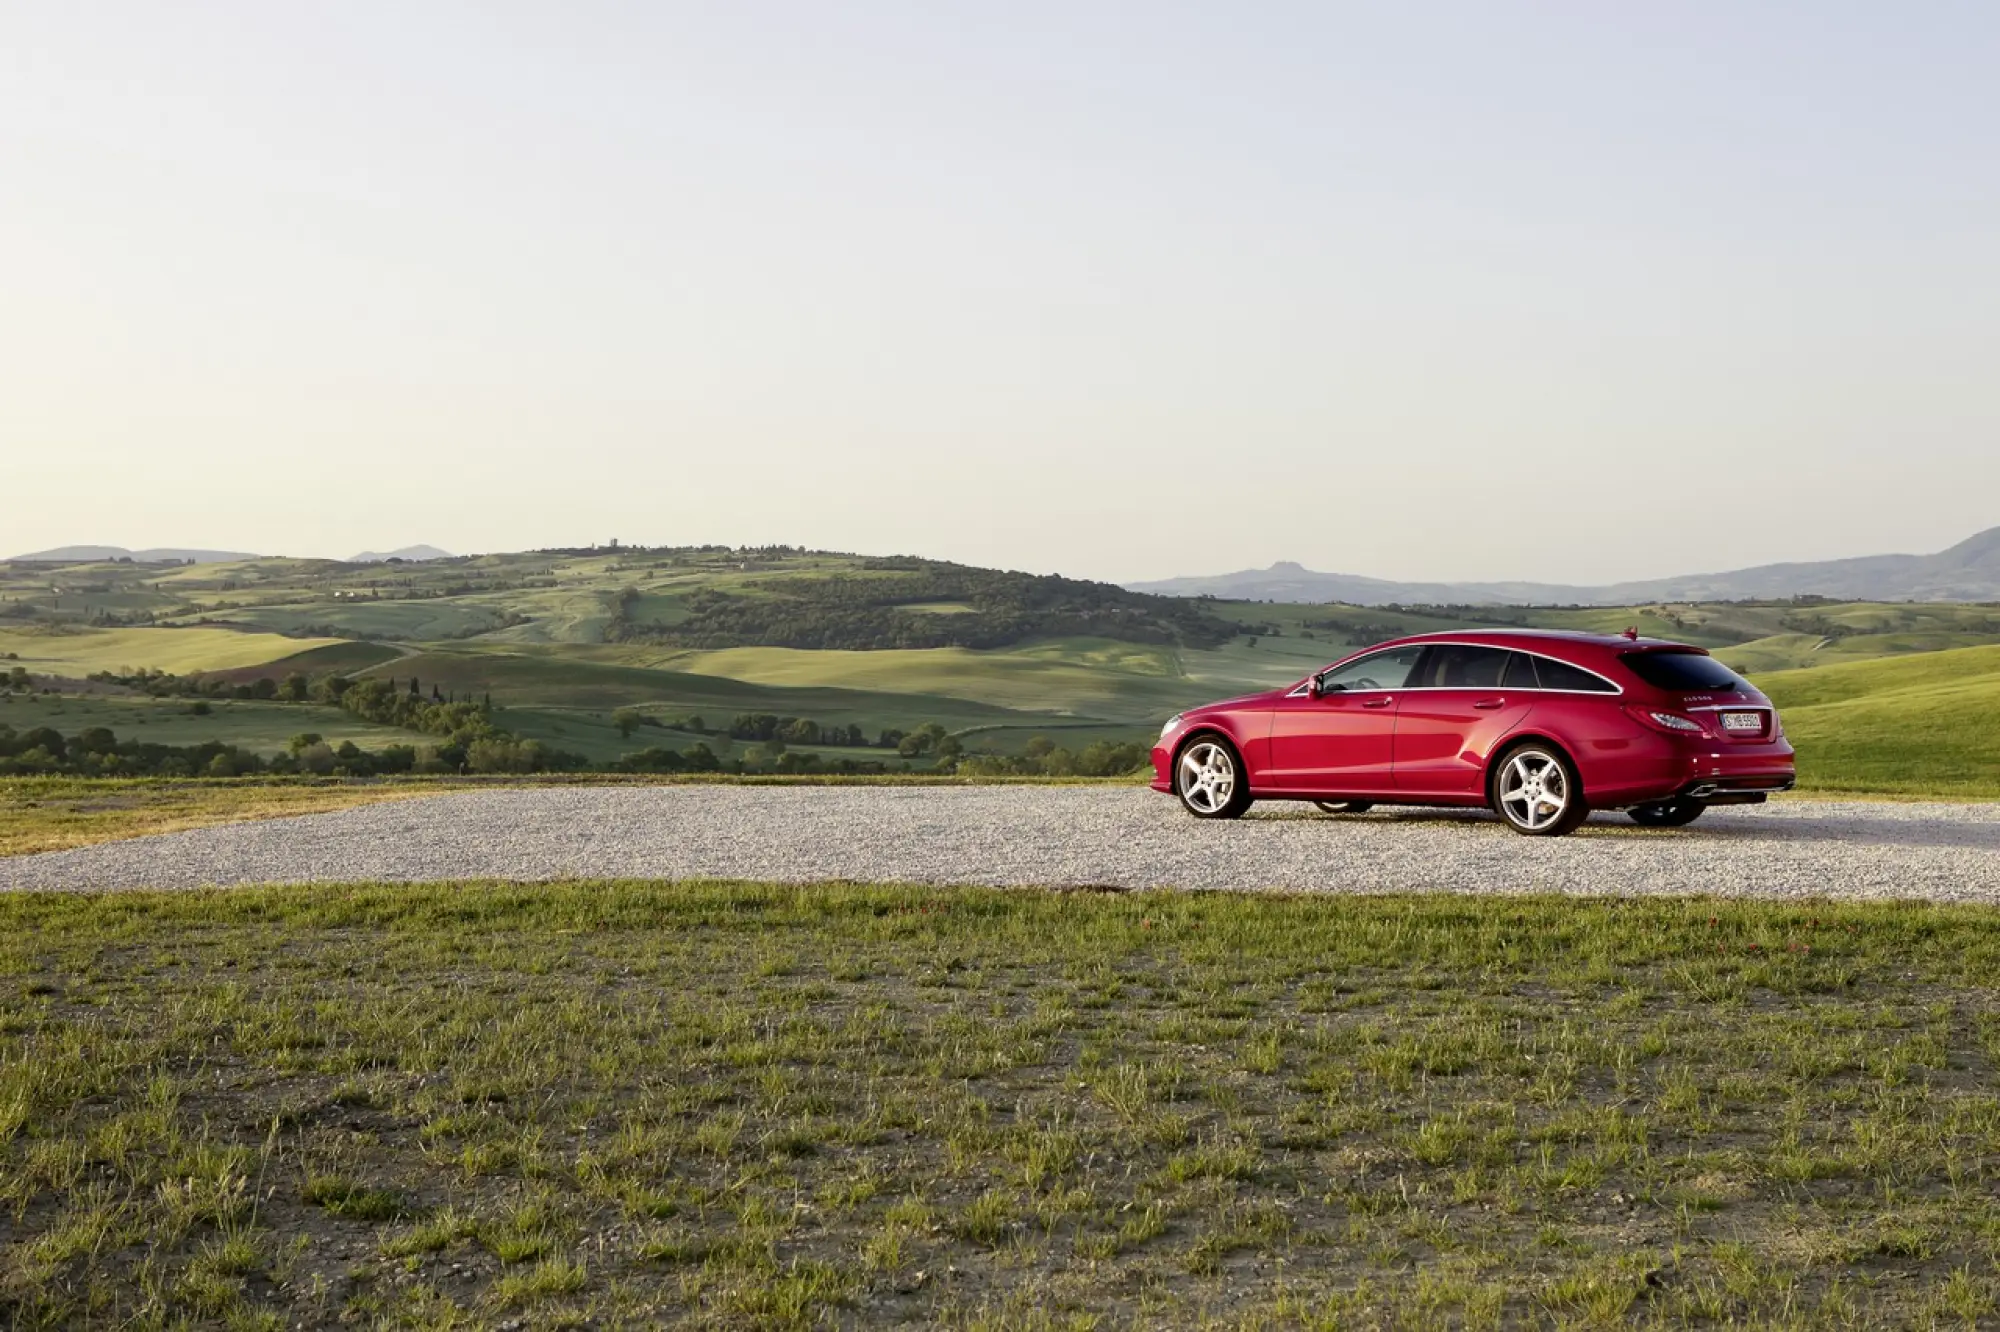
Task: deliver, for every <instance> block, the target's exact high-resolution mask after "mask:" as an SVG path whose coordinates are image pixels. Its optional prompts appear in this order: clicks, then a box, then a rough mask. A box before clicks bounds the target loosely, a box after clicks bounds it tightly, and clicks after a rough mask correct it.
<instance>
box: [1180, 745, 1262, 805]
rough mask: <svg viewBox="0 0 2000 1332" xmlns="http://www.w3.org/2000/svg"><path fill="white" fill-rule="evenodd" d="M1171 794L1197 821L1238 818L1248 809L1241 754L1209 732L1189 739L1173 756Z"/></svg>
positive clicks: (1247, 779)
mask: <svg viewBox="0 0 2000 1332" xmlns="http://www.w3.org/2000/svg"><path fill="white" fill-rule="evenodd" d="M1174 794H1175V795H1177V796H1179V797H1180V802H1181V808H1182V809H1184V810H1186V811H1187V812H1188V813H1190V814H1192V815H1194V816H1195V817H1196V818H1198V819H1236V818H1241V817H1242V816H1243V811H1244V810H1246V809H1248V808H1250V779H1249V775H1248V774H1247V773H1246V772H1244V770H1243V757H1242V755H1240V754H1238V753H1237V752H1236V747H1235V746H1234V745H1232V744H1230V743H1229V741H1227V740H1225V739H1224V738H1223V737H1221V736H1219V735H1217V734H1215V733H1214V732H1213V731H1203V732H1202V733H1200V734H1199V735H1191V736H1189V737H1188V738H1187V742H1186V743H1185V744H1183V745H1182V746H1181V747H1180V749H1179V750H1178V751H1177V752H1176V753H1175V754H1174Z"/></svg>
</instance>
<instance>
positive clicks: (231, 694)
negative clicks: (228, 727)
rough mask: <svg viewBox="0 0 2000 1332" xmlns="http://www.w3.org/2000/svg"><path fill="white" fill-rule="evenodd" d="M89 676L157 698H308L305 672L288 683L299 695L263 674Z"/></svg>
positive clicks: (122, 673)
mask: <svg viewBox="0 0 2000 1332" xmlns="http://www.w3.org/2000/svg"><path fill="white" fill-rule="evenodd" d="M90 679H91V681H92V682H93V683H96V684H109V685H122V686H123V687H124V688H126V689H136V690H138V691H139V692H140V693H142V694H150V695H151V696H153V697H154V698H243V699H276V698H280V697H286V701H288V702H298V701H302V700H303V699H304V698H305V694H304V692H303V691H304V690H305V688H306V685H307V681H306V677H305V676H303V675H297V674H294V675H291V676H289V677H287V679H286V681H285V685H286V686H290V685H292V684H293V682H297V687H298V689H299V691H300V692H299V693H298V696H297V698H290V697H288V696H283V695H281V692H280V690H281V686H280V685H279V683H278V682H277V681H276V680H273V679H272V678H271V677H270V676H268V675H266V676H260V677H258V678H257V679H255V680H249V681H231V680H225V679H223V678H222V677H220V676H213V675H173V674H170V673H169V672H166V671H149V670H140V671H97V672H94V673H93V674H92V675H91V676H90Z"/></svg>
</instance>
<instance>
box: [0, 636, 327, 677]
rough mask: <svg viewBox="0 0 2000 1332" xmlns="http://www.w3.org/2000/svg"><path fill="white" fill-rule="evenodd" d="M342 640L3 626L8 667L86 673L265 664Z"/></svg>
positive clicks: (0, 651)
mask: <svg viewBox="0 0 2000 1332" xmlns="http://www.w3.org/2000/svg"><path fill="white" fill-rule="evenodd" d="M338 641H339V640H337V639H330V638H285V637H283V636H281V635H278V634H264V633H239V632H237V631H236V630H234V629H214V628H204V629H82V630H76V631H73V632H66V633H24V632H21V631H18V630H13V629H4V628H0V656H4V654H6V653H10V652H11V653H13V654H14V655H15V657H16V658H17V660H9V661H7V663H6V665H7V666H8V667H10V668H11V667H14V666H21V667H24V668H25V669H27V670H28V671H30V672H32V673H33V674H36V675H63V676H70V677H72V678H81V677H83V676H86V675H91V674H93V673H95V672H97V671H116V670H123V669H125V668H127V667H131V668H135V669H137V668H148V669H152V670H160V671H168V672H171V673H172V674H175V675H185V674H187V673H188V672H190V671H227V670H232V669H234V668H236V667H240V666H261V665H263V664H264V663H266V662H272V661H277V660H279V659H280V658H283V657H289V656H292V655H293V654H295V653H298V652H302V651H308V650H310V649H312V648H316V647H325V646H329V645H332V644H335V643H337V642H338Z"/></svg>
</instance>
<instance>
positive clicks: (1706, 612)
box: [0, 548, 2000, 792]
mask: <svg viewBox="0 0 2000 1332" xmlns="http://www.w3.org/2000/svg"><path fill="white" fill-rule="evenodd" d="M1513 625H1519V626H1528V627H1540V628H1564V629H1588V630H1595V631H1603V632H1615V631H1618V630H1622V629H1624V628H1626V627H1628V626H1636V627H1637V628H1639V629H1640V630H1641V631H1642V632H1645V633H1648V634H1652V635H1657V636H1660V637H1667V638H1678V639H1682V640H1684V641H1688V642H1693V643H1697V644H1700V645H1702V646H1704V647H1707V648H1709V649H1711V650H1712V651H1714V652H1716V653H1717V655H1718V656H1720V657H1721V658H1722V659H1723V660H1724V661H1727V662H1729V663H1730V664H1731V665H1734V666H1736V667H1737V668H1738V669H1740V670H1743V671H1745V672H1747V673H1750V674H1752V675H1754V676H1755V677H1756V678H1757V679H1758V680H1759V682H1760V683H1764V684H1766V685H1767V686H1768V687H1769V688H1770V689H1771V690H1772V692H1773V693H1774V695H1782V697H1781V699H1780V701H1781V703H1783V704H1784V706H1785V708H1786V715H1787V718H1788V724H1789V725H1790V727H1791V730H1792V733H1793V734H1794V736H1795V737H1798V738H1800V739H1801V740H1802V742H1803V748H1804V749H1805V751H1806V753H1807V755H1808V757H1807V762H1806V764H1805V777H1804V780H1805V782H1806V784H1807V785H1808V786H1813V787H1818V788H1820V789H1850V790H1852V789H1878V790H1884V791H1913V790H1923V789H1938V790H1952V791H1960V792H1963V791H1973V790H1978V789H1982V786H1981V783H1982V781H1983V780H1984V779H1983V778H1982V777H1981V775H1980V768H1981V765H1982V764H1985V763H1987V762H1989V761H1990V754H1989V750H1990V746H1989V745H1988V743H1987V740H1986V737H1987V736H1989V735H1993V734H2000V722H1996V721H1995V720H1994V717H1995V716H1996V714H1997V713H2000V710H1996V709H1993V708H1990V707H1988V706H1987V705H1986V703H1985V701H1984V699H1985V695H1984V694H1983V693H1982V690H1984V689H1985V688H1986V683H1984V682H1985V681H1986V679H1987V675H1988V674H1989V672H1988V671H1987V670H1986V669H1985V666H1984V665H1983V664H1984V663H1988V662H1990V661H1991V656H1990V653H1989V654H1987V655H1982V651H1983V650H1982V649H1981V648H1980V645H1987V644H1991V645H2000V606H1990V605H1989V606H1969V605H1948V604H1935V603H1927V604H1922V605H1902V604H1897V605H1884V604H1874V603H1833V602H1824V601H1818V600H1814V599H1810V598H1804V599H1800V600H1797V601H1785V602H1740V603H1723V604H1713V605H1687V604H1656V605H1645V606H1630V607H1611V608H1604V607H1589V608H1575V607H1492V606H1477V607H1474V606H1405V607H1397V606H1389V607H1360V606H1346V605H1323V606H1312V605H1297V604H1267V603H1250V602H1224V601H1214V600H1208V599H1200V598H1196V599H1176V598H1165V597H1154V596H1146V595H1142V594H1138V593H1132V592H1128V591H1126V590H1124V589H1121V588H1116V587H1111V586H1109V585H1106V584H1097V583H1086V582H1080V581H1077V580H1072V579H1063V578H1047V577H1039V576H1034V575H1028V574H1020V573H1006V572H1002V571H998V570H990V569H974V568H968V567H965V566H960V565H951V564H946V563H942V562H938V561H929V560H920V559H911V558H903V557H897V558H872V557H863V556H855V555H842V554H832V553H826V552H809V551H800V550H793V549H784V548H779V549H764V550H725V549H720V548H700V549H674V550H615V551H614V550H570V551H537V552H525V553H517V554H504V555H487V556H475V557H466V558H460V559H451V560H439V561H433V562H428V563H423V564H402V563H389V564H369V565H352V564H344V563H340V562H337V561H326V560H284V559H257V560H245V561H239V562H236V563H231V564H212V565H142V564H131V563H93V564H77V565H61V566H49V565H22V564H11V565H10V564H0V673H4V671H5V670H7V669H11V668H13V667H15V666H19V667H21V668H23V669H25V670H27V671H28V672H29V673H30V674H31V675H32V676H33V677H35V678H36V679H38V680H41V681H43V682H44V683H43V685H42V686H40V687H55V686H58V685H59V687H60V688H62V689H64V690H67V691H70V692H72V693H73V692H74V691H75V690H76V689H77V688H79V687H81V685H80V682H81V681H82V679H83V677H85V676H89V675H92V674H96V673H99V672H105V671H113V672H129V671H131V670H133V669H141V668H143V669H151V670H156V671H166V672H170V673H172V674H174V675H176V676H180V677H191V676H192V677H199V678H201V679H204V680H207V681H210V682H219V683H223V684H227V685H230V686H232V687H248V686H251V685H254V684H255V683H256V682H257V681H258V680H260V679H268V680H269V681H272V682H274V683H275V682H278V681H282V680H283V679H284V678H285V677H287V676H290V675H292V674H293V673H295V672H296V673H298V674H299V675H302V676H305V677H310V678H321V677H324V676H327V675H330V674H338V675H341V676H347V677H375V678H381V679H383V680H388V679H394V680H395V681H396V682H397V687H398V689H399V691H400V690H402V689H405V688H406V687H407V684H408V681H409V679H410V678H411V677H412V676H415V677H416V678H417V679H418V680H419V681H420V682H421V687H422V689H423V691H424V695H425V697H426V698H427V699H428V698H431V697H437V698H439V699H441V700H450V699H461V700H465V699H471V700H480V701H482V702H483V701H484V700H486V699H488V698H490V699H491V701H492V703H493V705H494V707H495V708H496V709H497V710H498V711H497V713H496V724H504V725H505V727H506V728H507V729H508V730H509V731H511V732H513V733H514V734H517V735H519V736H521V737H523V738H532V739H537V740H540V741H542V742H543V743H545V744H547V745H550V746H554V747H557V748H560V749H563V750H566V751H568V752H572V753H575V754H579V755H583V756H585V757H587V758H588V759H590V760H591V761H592V762H598V763H602V762H608V761H610V760H613V759H616V758H618V757H619V756H620V755H621V754H622V753H624V752H627V751H628V750H630V749H633V748H637V747H642V746H647V745H653V746H657V745H662V744H665V745H669V746H674V747H685V746H686V745H687V744H690V743H693V741H692V740H691V739H690V734H691V733H683V732H679V731H672V730H670V728H666V727H661V726H654V725H648V726H646V727H645V728H644V729H643V731H642V732H640V733H637V734H629V735H628V734H626V731H629V730H630V729H631V728H630V726H629V725H628V726H627V727H625V728H624V730H621V729H620V728H619V727H618V725H617V724H616V723H615V722H614V720H613V717H614V714H615V713H617V712H618V711H619V710H621V709H636V710H637V711H638V712H639V713H640V714H642V715H644V716H646V717H648V718H651V719H653V720H655V721H667V722H672V721H675V720H678V719H680V718H685V717H688V716H701V717H703V718H704V719H705V721H706V722H707V723H708V725H709V726H710V728H711V730H713V729H714V728H717V727H726V726H727V724H728V722H729V721H730V719H731V718H733V717H735V716H738V715H741V714H757V713H764V714H771V715H775V716H779V717H798V718H808V719H811V720H813V721H815V722H818V723H821V724H824V725H827V726H839V727H843V728H845V727H850V726H853V727H859V728H861V729H862V730H863V731H865V732H866V733H867V734H868V735H869V736H871V737H873V736H876V735H879V734H880V733H881V732H883V731H910V730H913V729H915V728H917V727H919V726H921V725H923V724H925V723H935V724H936V725H937V726H939V727H942V728H944V729H945V730H946V731H948V732H950V733H951V734H953V735H955V736H957V737H959V741H960V743H962V744H963V746H964V747H965V748H966V749H967V751H968V752H971V753H975V754H977V753H992V754H996V755H1019V754H1020V753H1022V752H1023V750H1024V748H1025V747H1026V745H1027V742H1028V740H1029V739H1030V738H1031V737H1033V736H1036V735H1039V734H1046V735H1049V736H1051V737H1052V738H1054V739H1056V740H1057V741H1058V742H1060V743H1062V744H1065V745H1068V744H1070V743H1071V742H1072V740H1074V742H1075V743H1076V744H1078V745H1081V744H1084V743H1088V742H1089V741H1092V740H1098V741H1109V740H1123V741H1131V742H1144V741H1146V740H1148V739H1150V737H1151V736H1152V735H1153V733H1154V732H1155V730H1156V728H1157V726H1158V723H1159V721H1160V720H1161V719H1162V718H1163V717H1165V716H1166V715H1168V714H1170V713H1172V712H1174V711H1177V710H1180V709H1182V708H1185V707H1187V706H1190V705H1192V704H1196V703H1200V702H1204V701H1207V700H1210V699H1215V698H1220V697H1225V696H1229V695H1234V694H1241V693H1246V692H1250V691H1253V690H1257V689H1263V688H1270V687H1273V686H1277V685H1282V684H1287V683H1290V682H1292V681H1294V680H1298V679H1300V678H1302V677H1304V676H1305V675H1307V674H1308V673H1310V672H1311V671H1313V670H1315V669H1317V668H1318V667H1320V666H1322V665H1325V664H1326V663H1327V662H1329V661H1331V660H1333V659H1334V658H1336V657H1339V656H1341V655H1343V654H1345V653H1346V652H1348V651H1350V650H1351V649H1352V648H1353V647H1355V646H1359V645H1365V644H1368V643H1373V642H1378V641H1380V640H1382V639H1384V638H1389V637H1394V636H1397V635H1402V634H1410V633H1426V632H1436V631H1450V630H1453V629H1471V628H1486V627H1498V626H1513ZM1967 649H1972V651H1971V652H1970V653H1968V652H1967ZM1992 651H2000V647H1995V648H1993V649H1992ZM9 653H12V654H13V659H12V660H8V656H7V654H9ZM1975 665H1978V666H1979V669H1977V670H1973V669H1972V667H1973V666H1975ZM89 687H90V688H91V689H93V690H95V691H96V692H98V693H100V694H115V693H117V692H119V688H118V687H117V686H115V685H105V684H98V685H92V686H89ZM263 687H264V688H265V689H266V690H267V691H268V690H269V688H270V687H271V686H270V685H266V686H263ZM251 701H252V702H255V703H256V705H257V706H259V707H265V708H276V707H278V706H279V705H278V704H275V703H273V702H271V701H270V700H269V698H268V697H265V698H263V699H262V700H261V701H259V700H251ZM107 706H108V704H107ZM135 715H136V714H135ZM212 716H214V717H215V718H216V720H214V721H211V722H209V723H207V724H208V725H210V726H212V727H214V728H216V731H215V735H214V736H213V737H212V738H218V739H227V740H230V741H231V742H233V743H241V744H244V745H245V746H246V747H249V748H256V749H258V750H260V751H264V750H267V749H268V748H269V747H270V746H272V745H275V744H282V742H283V740H284V739H285V738H286V737H285V736H284V735H279V734H277V733H276V732H274V731H269V730H266V729H262V725H263V724H262V723H261V722H260V723H258V725H257V726H247V725H239V724H238V723H247V721H248V720H249V718H250V717H252V716H253V714H252V713H250V712H240V713H231V714H229V717H228V720H229V722H230V725H229V726H228V727H226V728H225V727H224V723H223V720H222V718H223V714H222V713H221V712H219V711H218V712H216V713H214V714H212ZM181 717H182V714H171V713H165V714H161V716H160V721H159V723H157V724H163V725H167V726H168V729H169V730H170V731H171V733H172V734H173V735H175V736H177V737H178V736H183V735H185V734H187V733H188V730H189V727H188V725H187V724H186V721H191V720H192V719H186V721H184V720H181V719H176V718H181ZM146 724H147V725H154V724H156V723H155V722H154V721H152V720H149V721H148V722H147V723H146ZM272 724H273V725H276V726H277V727H278V729H279V730H282V729H283V725H282V724H281V722H280V719H277V718H273V719H272ZM363 725H364V726H365V725H366V724H363ZM314 729H319V730H325V729H326V728H324V727H316V728H314ZM344 734H345V733H343V735H344ZM356 742H357V743H362V740H361V739H358V738H357V741H356ZM709 743H710V745H711V748H712V749H715V750H716V751H717V752H720V753H724V754H728V753H732V752H735V749H736V748H738V747H737V746H733V745H732V744H731V742H730V741H728V739H727V738H726V737H719V736H711V739H710V741H709ZM798 748H801V749H810V750H811V752H819V747H804V746H800V747H798ZM836 748H837V747H824V749H825V752H826V753H827V754H829V755H832V754H833V753H834V750H835V749H836ZM880 756H881V755H880V752H879V751H877V752H876V754H875V757H877V758H879V757H880Z"/></svg>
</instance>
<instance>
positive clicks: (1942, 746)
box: [1758, 647, 2000, 797]
mask: <svg viewBox="0 0 2000 1332" xmlns="http://www.w3.org/2000/svg"><path fill="white" fill-rule="evenodd" d="M1758 683H1759V684H1760V685H1761V686H1762V687H1763V689H1764V690H1765V691H1766V692H1767V693H1768V694H1769V695H1770V696H1771V699H1772V701H1773V702H1775V703H1776V704H1777V705H1778V707H1779V708H1780V709H1781V710H1782V711H1783V715H1784V719H1785V732H1786V734H1787V735H1789V736H1790V737H1791V740H1792V743H1793V745H1794V746H1795V747H1796V748H1797V749H1798V750H1799V776H1800V786H1801V787H1802V788H1804V789H1808V790H1821V791H1881V792H1898V793H1904V794H1935V795H1948V796H1949V795H1955V796H1979V797H1996V796H2000V647H1977V648H1964V649H1960V650H1957V651H1950V652H1934V653H1925V654H1923V655H1920V656H1910V657H1895V658H1889V659H1886V660H1881V661H1864V662H1852V663H1847V664H1843V665H1835V666H1823V667H1818V668H1815V669H1812V670H1804V671H1788V672H1783V673H1780V674H1773V675H1767V676H1763V677H1760V679H1759V681H1758Z"/></svg>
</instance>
